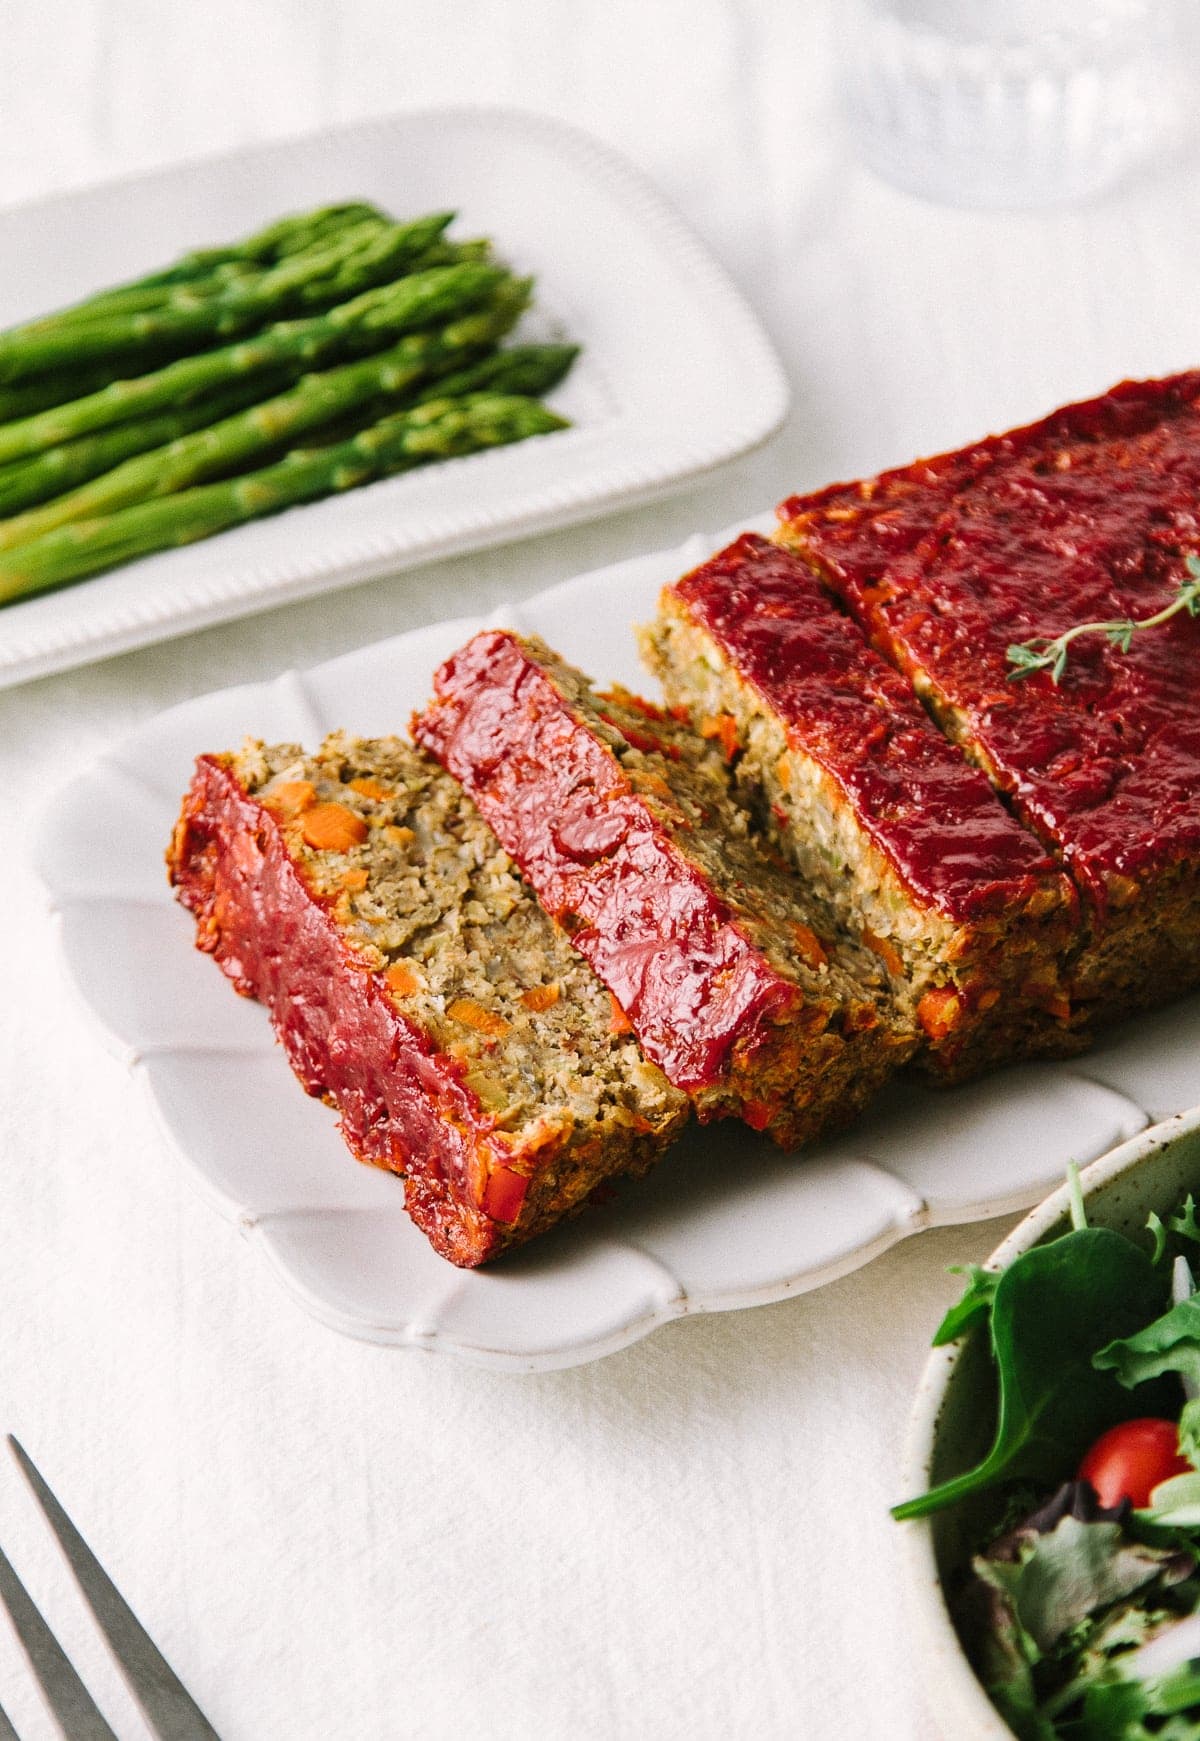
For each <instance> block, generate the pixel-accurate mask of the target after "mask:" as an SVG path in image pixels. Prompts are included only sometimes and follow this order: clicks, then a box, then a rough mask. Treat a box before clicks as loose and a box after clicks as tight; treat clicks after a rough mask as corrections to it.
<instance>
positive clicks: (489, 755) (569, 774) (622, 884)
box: [413, 630, 914, 1147]
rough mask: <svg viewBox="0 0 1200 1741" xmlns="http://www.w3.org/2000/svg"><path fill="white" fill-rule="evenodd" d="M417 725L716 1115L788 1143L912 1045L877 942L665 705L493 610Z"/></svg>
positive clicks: (446, 672)
mask: <svg viewBox="0 0 1200 1741" xmlns="http://www.w3.org/2000/svg"><path fill="white" fill-rule="evenodd" d="M413 733H414V736H415V737H416V738H417V740H418V742H420V743H422V744H423V745H424V746H425V747H426V748H427V749H429V750H430V751H431V752H432V753H433V754H434V755H436V756H437V757H438V758H439V759H440V760H441V761H442V762H443V763H444V765H445V766H446V767H447V768H448V769H449V771H450V772H451V773H452V774H454V775H455V777H456V778H457V779H459V780H461V781H462V783H463V785H464V786H465V787H466V789H467V791H468V792H469V793H470V794H471V796H472V797H473V798H474V800H475V802H476V803H477V804H478V806H479V808H480V810H481V811H482V813H483V815H484V816H485V817H486V818H487V820H488V822H489V823H490V824H491V826H492V827H493V828H494V829H495V831H496V833H497V835H498V836H499V837H500V839H501V841H502V842H503V844H504V846H505V847H506V848H507V850H508V851H509V852H510V853H511V854H512V856H513V858H514V859H515V860H516V862H517V863H518V864H519V865H520V866H521V869H522V870H523V872H524V873H525V875H526V876H527V878H528V879H529V881H530V883H531V884H532V886H533V887H534V889H535V890H536V891H537V894H538V896H539V898H540V900H541V902H542V904H543V906H544V907H545V908H546V910H547V911H548V912H549V913H550V914H552V915H553V916H554V918H555V919H557V920H558V921H559V922H560V923H561V924H562V925H564V926H565V927H566V928H567V930H568V931H569V933H570V936H571V939H572V942H573V943H574V945H575V947H576V948H577V949H578V950H579V951H580V952H581V953H582V954H583V955H584V956H585V957H586V958H587V960H588V961H589V963H590V964H591V966H592V967H593V968H594V969H595V971H596V973H597V974H598V975H599V976H600V978H601V979H602V980H603V981H604V983H605V984H606V985H607V986H608V988H609V990H610V991H611V992H612V994H613V996H614V998H615V999H616V1004H617V1007H618V1010H619V1012H620V1014H621V1015H623V1016H624V1017H626V1018H627V1019H628V1021H629V1023H630V1024H631V1025H632V1027H633V1030H634V1032H635V1033H636V1034H637V1036H638V1038H639V1039H640V1041H641V1043H642V1047H643V1049H644V1051H645V1053H646V1055H647V1057H649V1058H652V1059H653V1060H654V1061H655V1062H656V1063H657V1064H659V1065H661V1067H662V1069H663V1070H664V1072H665V1073H666V1075H667V1076H668V1077H669V1078H670V1080H671V1081H672V1082H673V1083H675V1084H676V1086H677V1087H679V1088H682V1089H684V1090H686V1092H687V1093H688V1094H689V1095H690V1096H691V1097H692V1099H693V1101H694V1103H695V1105H696V1109H697V1112H698V1113H699V1116H700V1117H701V1118H702V1119H709V1118H714V1117H724V1116H730V1115H735V1116H738V1117H741V1118H743V1119H745V1120H746V1121H747V1122H748V1123H750V1124H751V1125H753V1126H754V1128H756V1129H759V1130H766V1131H767V1132H768V1134H769V1135H770V1136H772V1137H773V1138H774V1139H775V1140H776V1141H777V1142H779V1143H780V1144H782V1145H783V1146H786V1147H791V1146H794V1145H795V1144H797V1143H799V1142H801V1141H803V1140H806V1139H807V1138H809V1137H811V1136H813V1135H814V1134H815V1133H816V1132H817V1131H819V1130H820V1129H822V1128H823V1127H824V1126H826V1125H827V1124H828V1123H829V1122H830V1121H831V1120H842V1119H845V1118H847V1117H849V1116H850V1115H851V1114H853V1113H854V1112H855V1111H857V1110H858V1109H859V1108H860V1107H861V1106H862V1105H863V1103H864V1102H865V1101H866V1100H867V1099H868V1098H869V1096H870V1094H871V1093H872V1092H873V1090H874V1089H875V1088H876V1087H877V1086H878V1085H879V1084H880V1083H881V1082H882V1081H883V1080H884V1079H885V1078H886V1077H887V1075H888V1074H889V1073H890V1071H891V1070H892V1069H893V1068H894V1066H895V1065H896V1064H897V1062H899V1061H901V1060H902V1059H903V1058H904V1057H906V1056H907V1055H908V1054H909V1052H911V1050H912V1047H913V1044H914V1037H913V1034H912V1031H911V1029H910V1028H909V1027H907V1026H906V1025H905V1024H904V1023H902V1022H900V1021H899V1020H897V1019H896V1016H895V1012H894V1009H893V1004H892V1000H891V998H890V996H889V995H888V992H887V985H886V974H885V973H884V971H883V968H882V964H881V963H880V961H879V959H878V957H877V956H875V955H874V954H872V953H871V952H870V951H869V950H868V949H865V948H864V947H862V945H861V944H858V943H855V942H848V941H847V940H846V939H844V938H843V937H842V936H841V935H840V934H839V932H838V928H837V926H836V924H834V923H833V922H832V921H831V917H830V915H829V913H828V912H826V911H824V910H823V909H821V908H820V907H819V905H817V904H813V903H809V902H808V901H806V899H805V898H804V894H803V891H802V889H801V888H800V886H799V884H798V882H797V880H796V879H795V877H793V876H792V875H791V873H790V872H789V870H788V869H787V867H786V866H785V865H784V864H783V863H782V862H771V861H770V860H768V859H767V858H765V857H764V856H763V855H762V854H761V853H760V851H759V850H758V848H757V847H756V845H755V843H754V841H753V840H752V839H751V837H750V830H749V823H748V819H747V817H746V815H745V813H744V811H742V810H741V809H740V808H739V807H738V806H737V805H736V804H735V803H734V802H733V801H732V798H731V795H730V791H729V787H728V781H727V779H726V778H725V775H724V771H723V768H722V767H721V764H720V760H719V758H715V757H713V756H711V755H709V754H708V753H707V752H706V750H705V746H704V745H703V744H701V743H699V742H698V740H697V739H696V738H695V736H694V734H693V733H691V732H690V731H689V730H687V729H686V728H684V727H682V726H681V725H680V724H679V723H678V722H676V721H673V720H671V719H670V718H669V717H668V716H667V715H665V714H663V713H662V712H661V710H659V709H657V708H654V707H652V706H650V705H649V704H647V703H644V702H640V701H638V700H637V699H636V698H634V697H632V696H628V695H625V694H621V693H616V694H612V695H607V696H599V695H597V694H595V693H594V692H593V690H592V689H591V687H590V686H589V684H588V682H587V680H586V679H585V678H584V677H583V676H582V675H581V673H580V672H578V671H577V670H575V669H573V668H572V667H571V666H569V665H567V664H565V663H564V662H563V661H562V660H561V659H559V658H557V657H556V656H555V655H554V654H553V653H552V652H551V651H550V650H549V648H547V647H546V646H545V645H544V644H543V643H542V642H540V641H537V640H532V639H522V638H521V637H519V636H517V635H515V634H512V633H510V632H508V631H506V630H487V631H484V632H483V633H481V634H479V635H477V636H475V637H474V639H473V640H472V641H471V642H469V644H468V645H467V646H466V647H464V648H463V649H462V650H461V651H460V652H459V653H457V654H455V655H454V656H453V657H452V658H450V659H449V660H447V661H446V663H445V664H444V665H443V666H442V667H441V669H440V671H439V672H438V673H437V675H436V678H435V696H434V699H433V701H432V702H431V703H430V705H429V707H428V708H427V709H426V710H425V711H424V712H423V713H421V714H419V715H418V716H417V717H416V718H415V719H414V721H413Z"/></svg>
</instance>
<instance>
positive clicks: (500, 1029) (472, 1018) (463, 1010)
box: [446, 997, 508, 1040]
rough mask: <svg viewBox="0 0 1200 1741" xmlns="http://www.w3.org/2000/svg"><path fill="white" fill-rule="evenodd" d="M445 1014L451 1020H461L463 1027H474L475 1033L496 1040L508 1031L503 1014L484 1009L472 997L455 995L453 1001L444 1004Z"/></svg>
mask: <svg viewBox="0 0 1200 1741" xmlns="http://www.w3.org/2000/svg"><path fill="white" fill-rule="evenodd" d="M446 1014H447V1015H448V1016H449V1018H450V1020H451V1021H452V1022H461V1024H462V1026H463V1027H464V1028H474V1029H475V1031H476V1033H479V1034H488V1035H490V1036H491V1037H492V1038H493V1039H497V1040H498V1039H499V1038H500V1037H501V1035H502V1034H507V1032H508V1023H507V1022H506V1021H505V1019H504V1017H503V1016H498V1015H497V1014H496V1013H495V1011H494V1010H485V1009H484V1007H483V1005H482V1004H481V1003H476V1002H475V999H474V998H472V997H456V998H455V999H454V1001H453V1003H448V1004H447V1005H446Z"/></svg>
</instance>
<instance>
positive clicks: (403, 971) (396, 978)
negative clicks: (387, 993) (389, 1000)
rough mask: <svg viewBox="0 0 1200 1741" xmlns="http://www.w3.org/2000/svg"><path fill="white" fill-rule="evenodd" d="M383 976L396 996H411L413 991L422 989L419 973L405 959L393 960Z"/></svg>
mask: <svg viewBox="0 0 1200 1741" xmlns="http://www.w3.org/2000/svg"><path fill="white" fill-rule="evenodd" d="M383 977H384V979H385V980H386V981H387V984H388V987H389V988H390V990H392V991H394V992H395V993H396V995H397V997H412V996H413V994H414V992H418V991H420V990H421V989H422V985H421V977H420V975H419V974H418V973H416V972H415V971H414V969H413V968H411V967H410V966H409V964H408V962H407V961H393V962H392V965H391V966H390V967H389V968H388V969H387V972H386V973H385V974H384V976H383Z"/></svg>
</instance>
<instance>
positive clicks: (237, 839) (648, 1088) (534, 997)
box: [168, 735, 689, 1267]
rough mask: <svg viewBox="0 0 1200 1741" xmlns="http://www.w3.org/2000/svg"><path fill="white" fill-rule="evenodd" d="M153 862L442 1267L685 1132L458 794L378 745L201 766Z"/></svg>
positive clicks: (283, 751) (573, 1200)
mask: <svg viewBox="0 0 1200 1741" xmlns="http://www.w3.org/2000/svg"><path fill="white" fill-rule="evenodd" d="M168 865H169V871H170V877H171V880H172V882H173V883H174V885H175V887H176V890H177V893H178V896H179V899H180V900H181V901H182V902H183V904H184V905H185V906H186V907H188V908H189V909H190V910H191V911H192V912H193V913H194V914H195V917H196V928H197V943H198V946H199V947H200V948H201V949H203V950H206V951H208V952H209V953H210V954H212V955H213V956H214V957H215V958H216V960H217V962H218V964H219V965H220V967H221V969H222V971H223V972H224V973H225V974H226V975H227V976H228V977H229V978H230V979H231V980H232V981H233V983H234V985H235V986H236V987H237V989H238V990H239V991H240V992H242V993H244V994H245V995H246V996H249V997H255V998H258V999H260V1000H261V1001H262V1002H263V1003H264V1004H265V1005H266V1006H267V1008H268V1010H269V1011H270V1014H271V1017H272V1020H273V1023H274V1026H275V1029H276V1032H277V1034H278V1036H279V1038H280V1040H281V1041H282V1043H283V1046H284V1049H285V1051H286V1054H287V1057H288V1059H289V1062H290V1063H291V1065H292V1068H293V1069H294V1070H295V1072H296V1075H297V1076H298V1077H299V1079H300V1081H301V1082H302V1084H303V1085H304V1087H305V1088H306V1089H307V1091H308V1092H309V1093H310V1094H314V1095H319V1096H321V1097H322V1098H324V1099H325V1100H326V1101H328V1102H329V1103H330V1104H331V1105H332V1106H334V1107H336V1108H337V1110H338V1112H339V1113H340V1115H341V1126H342V1131H343V1134H344V1136H345V1139H346V1141H347V1143H348V1144H349V1146H350V1148H351V1149H352V1151H353V1152H354V1154H355V1155H357V1156H358V1158H359V1159H360V1160H363V1161H367V1162H370V1163H372V1164H373V1165H376V1166H379V1167H384V1168H389V1169H391V1170H393V1171H394V1172H397V1173H400V1174H402V1175H403V1177H404V1192H405V1205H406V1207H407V1209H408V1211H409V1213H410V1215H411V1216H412V1218H413V1220H414V1221H415V1222H416V1223H417V1225H418V1226H419V1227H420V1228H421V1229H422V1230H423V1231H424V1232H425V1233H426V1234H427V1235H428V1237H429V1239H430V1240H431V1241H432V1243H433V1245H434V1246H435V1247H436V1249H437V1250H438V1251H439V1252H441V1253H442V1255H443V1256H445V1257H448V1258H450V1259H451V1261H452V1262H454V1263H456V1264H460V1265H464V1266H468V1267H469V1266H473V1265H476V1264H479V1263H482V1262H484V1261H485V1260H486V1259H488V1258H491V1257H493V1256H495V1255H496V1254H497V1253H498V1252H500V1251H501V1250H503V1249H504V1248H505V1247H507V1246H511V1245H513V1244H515V1243H517V1242H518V1241H521V1240H524V1239H528V1238H529V1237H530V1236H531V1235H533V1234H536V1233H538V1232H540V1231H541V1230H542V1229H543V1228H545V1227H547V1226H549V1225H550V1224H551V1223H552V1222H554V1221H556V1220H558V1219H559V1218H560V1217H561V1216H563V1215H567V1214H570V1213H572V1212H573V1211H574V1210H576V1209H578V1208H580V1207H581V1206H582V1205H583V1203H584V1202H585V1200H586V1199H587V1197H588V1195H589V1193H590V1192H591V1191H592V1190H593V1189H594V1187H595V1186H596V1185H597V1184H599V1183H600V1182H601V1181H602V1180H605V1179H608V1178H610V1177H612V1176H613V1175H615V1174H619V1173H640V1172H643V1171H645V1170H646V1169H647V1168H648V1167H649V1166H650V1165H651V1164H652V1162H653V1161H654V1160H655V1159H656V1157H657V1156H658V1155H659V1154H660V1153H661V1152H662V1150H663V1149H664V1148H665V1147H666V1145H667V1144H668V1143H669V1142H670V1140H671V1139H672V1138H673V1137H674V1136H675V1135H676V1134H677V1133H678V1131H679V1130H680V1129H681V1127H682V1125H683V1124H684V1122H685V1120H686V1118H687V1116H688V1110H689V1109H688V1102H687V1100H686V1098H685V1096H684V1095H682V1094H681V1093H680V1092H679V1091H678V1090H677V1089H675V1088H672V1086H671V1085H670V1083H669V1082H668V1081H667V1079H666V1077H665V1076H664V1075H663V1073H662V1072H661V1070H659V1069H658V1068H657V1066H656V1065H654V1064H652V1063H649V1062H648V1061H647V1060H646V1059H645V1058H644V1057H643V1056H642V1054H641V1052H640V1051H639V1048H638V1045H637V1042H636V1040H635V1039H634V1038H633V1037H632V1035H630V1034H628V1033H627V1032H622V1031H617V1030H616V1029H615V1028H614V1024H613V1022H612V1019H611V1015H612V1011H611V1002H610V998H609V995H608V993H607V992H606V991H605V989H604V988H603V987H602V986H601V985H600V983H599V981H598V980H597V979H596V978H595V976H594V975H593V974H592V972H591V970H590V969H589V968H588V967H587V965H586V964H585V963H584V962H583V961H582V959H581V958H580V957H579V956H578V954H577V953H576V952H575V951H574V950H572V949H571V948H570V946H569V945H568V943H567V942H566V940H565V938H564V937H563V936H562V935H561V933H560V932H559V931H557V930H556V928H555V927H554V925H553V924H552V923H551V922H550V920H549V919H547V918H546V916H545V915H544V913H543V912H542V910H541V908H540V907H539V906H538V904H537V902H536V900H535V899H534V897H533V896H532V894H531V893H530V892H529V890H528V888H527V887H526V886H525V884H524V883H523V882H522V881H521V879H520V877H519V875H518V873H517V871H516V869H515V867H514V866H513V864H512V862H511V861H510V860H509V859H508V858H507V857H506V855H505V854H504V852H503V851H502V849H501V848H500V846H499V845H498V843H497V841H496V840H495V838H494V836H493V835H492V833H491V830H490V829H489V828H488V827H487V825H486V824H485V823H484V821H483V820H482V818H481V817H480V815H479V813H478V811H477V810H476V809H475V807H474V806H473V805H472V804H471V802H470V801H469V799H467V798H466V797H465V796H464V794H463V793H462V791H461V790H460V788H459V787H458V786H457V784H456V783H455V782H454V781H453V780H452V779H450V778H449V776H448V775H446V774H445V773H443V772H442V770H441V769H440V768H439V767H438V766H437V764H436V763H435V762H434V761H433V760H432V759H431V758H430V757H428V756H426V755H424V754H423V753H422V752H421V751H419V750H415V749H413V748H412V746H410V745H408V744H406V743H404V742H402V741H400V740H399V739H396V738H386V739H380V740H374V741H363V740H356V739H352V738H348V737H344V736H341V735H334V736H332V737H330V738H328V739H326V741H325V743H324V744H323V745H322V746H321V748H320V749H319V750H318V751H317V752H316V754H314V755H305V754H303V753H302V752H301V751H300V750H299V749H298V748H297V747H296V746H295V745H291V744H285V745H279V746H275V747H273V748H268V747H266V746H264V745H262V744H255V743H252V744H248V745H247V746H246V747H245V748H244V749H243V750H242V751H241V753H240V754H236V755H215V756H201V757H200V758H199V759H198V761H197V763H196V770H195V776H194V778H193V781H192V785H191V788H190V790H189V792H188V794H187V796H186V798H185V800H184V805H183V811H182V814H181V816H180V819H179V822H178V825H177V827H176V830H175V834H174V838H173V840H172V843H171V847H170V851H169V853H168Z"/></svg>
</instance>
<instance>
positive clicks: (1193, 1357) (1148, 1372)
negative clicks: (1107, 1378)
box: [1092, 1198, 1200, 1390]
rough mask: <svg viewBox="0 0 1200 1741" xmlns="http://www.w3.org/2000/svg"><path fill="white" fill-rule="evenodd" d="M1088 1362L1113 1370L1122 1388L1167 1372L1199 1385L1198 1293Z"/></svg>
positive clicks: (1102, 1369)
mask: <svg viewBox="0 0 1200 1741" xmlns="http://www.w3.org/2000/svg"><path fill="white" fill-rule="evenodd" d="M1188 1201H1189V1203H1190V1202H1191V1199H1190V1198H1189V1199H1188ZM1172 1225H1174V1223H1173V1222H1172ZM1092 1364H1093V1365H1094V1366H1095V1368H1096V1370H1097V1371H1098V1372H1113V1373H1115V1374H1116V1377H1117V1381H1118V1383H1120V1384H1123V1385H1124V1386H1125V1388H1126V1390H1132V1389H1133V1387H1134V1385H1135V1384H1145V1383H1146V1381H1147V1380H1148V1379H1151V1378H1161V1377H1162V1375H1163V1374H1164V1373H1167V1372H1177V1373H1178V1374H1179V1375H1180V1377H1181V1378H1185V1379H1190V1380H1191V1381H1192V1382H1193V1383H1194V1384H1197V1385H1200V1294H1193V1295H1192V1297H1191V1299H1189V1300H1181V1301H1180V1303H1179V1305H1177V1306H1172V1307H1171V1310H1170V1311H1169V1312H1164V1313H1163V1314H1162V1316H1161V1317H1159V1318H1155V1319H1154V1321H1153V1323H1151V1324H1147V1325H1146V1327H1145V1329H1144V1330H1139V1331H1138V1332H1137V1333H1136V1335H1133V1336H1125V1337H1123V1338H1121V1339H1120V1340H1118V1341H1114V1342H1110V1343H1109V1344H1108V1346H1107V1347H1106V1348H1101V1349H1100V1351H1099V1353H1098V1354H1096V1355H1095V1356H1094V1357H1093V1361H1092Z"/></svg>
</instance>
